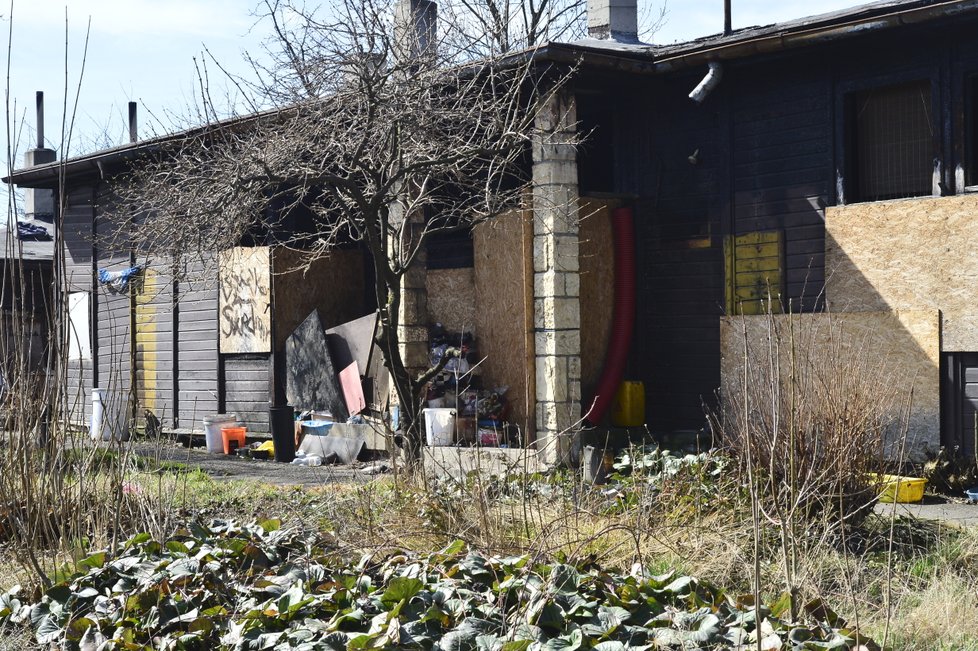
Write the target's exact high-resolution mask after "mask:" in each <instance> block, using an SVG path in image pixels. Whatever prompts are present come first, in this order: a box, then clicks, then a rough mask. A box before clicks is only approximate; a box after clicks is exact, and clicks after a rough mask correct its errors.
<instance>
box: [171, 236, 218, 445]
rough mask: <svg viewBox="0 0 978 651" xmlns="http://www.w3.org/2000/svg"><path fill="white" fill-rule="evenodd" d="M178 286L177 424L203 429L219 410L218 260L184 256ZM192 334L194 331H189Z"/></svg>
mask: <svg viewBox="0 0 978 651" xmlns="http://www.w3.org/2000/svg"><path fill="white" fill-rule="evenodd" d="M181 268H182V271H183V277H182V278H181V279H180V282H179V286H178V289H177V297H178V300H177V310H178V323H179V326H178V327H179V332H178V336H177V354H176V359H177V365H178V374H177V385H178V389H179V391H178V408H177V414H178V416H179V421H178V422H179V426H180V427H181V428H194V429H197V430H202V429H203V423H202V419H203V417H204V416H208V415H212V414H216V413H218V407H219V401H218V363H217V359H218V355H217V259H216V257H215V256H213V255H206V256H204V257H203V259H200V256H193V257H189V256H188V257H187V258H185V259H184V260H183V261H182V263H181ZM191 333H194V334H191Z"/></svg>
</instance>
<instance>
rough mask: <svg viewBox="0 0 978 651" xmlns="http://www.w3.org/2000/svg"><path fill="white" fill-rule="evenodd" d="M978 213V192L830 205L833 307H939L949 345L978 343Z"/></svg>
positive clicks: (977, 346) (828, 266)
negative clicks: (977, 284) (976, 316)
mask: <svg viewBox="0 0 978 651" xmlns="http://www.w3.org/2000/svg"><path fill="white" fill-rule="evenodd" d="M976 216H978V196H976V195H960V196H955V197H942V198H927V199H912V200H903V201H888V202H879V203H865V204H856V205H850V206H839V207H834V208H828V209H827V210H826V215H825V219H826V238H825V274H826V298H827V299H828V305H829V308H830V310H832V311H835V312H841V311H845V312H850V311H851V312H856V311H874V310H920V309H939V310H941V311H943V312H945V313H946V318H945V319H944V324H943V326H944V333H943V336H944V340H945V346H944V350H948V351H954V350H960V351H969V350H970V351H973V350H978V320H975V319H973V318H970V315H972V314H974V313H975V312H978V309H976V308H975V291H974V285H975V281H976V279H978V229H976V228H975V217H976Z"/></svg>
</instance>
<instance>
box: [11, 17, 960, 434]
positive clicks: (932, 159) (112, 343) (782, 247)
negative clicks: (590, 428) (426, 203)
mask: <svg viewBox="0 0 978 651" xmlns="http://www.w3.org/2000/svg"><path fill="white" fill-rule="evenodd" d="M405 1H407V0H405ZM619 4H623V8H622V7H619V6H618V5H619ZM591 5H592V6H591V7H589V11H590V12H591V16H590V20H589V24H590V26H591V30H592V34H591V37H590V38H587V39H584V40H581V41H577V42H573V43H548V44H545V45H542V46H539V47H537V48H535V49H533V50H532V51H531V52H530V54H531V55H532V56H533V57H535V58H536V59H537V60H538V61H539V62H540V63H541V64H546V65H558V66H567V68H568V69H573V70H574V71H575V72H574V76H573V80H572V82H571V84H570V86H569V87H568V88H566V89H565V90H564V91H563V92H562V93H561V95H560V97H559V98H557V99H556V100H555V101H558V102H560V103H561V106H560V108H559V110H558V109H555V112H554V115H556V116H558V119H557V120H556V122H560V123H561V126H560V128H561V129H563V130H564V131H566V132H567V133H568V134H569V135H571V136H573V135H576V136H580V137H581V139H582V144H581V145H580V146H575V145H573V144H572V140H574V138H573V137H568V139H567V143H566V146H563V147H560V146H557V147H554V148H551V149H549V150H548V152H543V153H540V152H535V155H534V159H533V161H532V166H533V178H534V188H533V189H534V196H535V197H537V196H542V195H545V194H546V193H547V192H551V193H561V194H560V196H564V197H571V198H573V202H572V203H573V206H572V207H569V206H568V204H567V203H566V202H565V203H564V204H563V206H562V207H559V206H558V207H556V208H555V207H554V205H555V204H554V202H552V201H550V202H547V201H543V200H541V201H539V202H536V200H535V203H534V205H533V206H532V209H531V210H530V211H529V214H528V215H527V216H525V217H526V219H524V220H521V221H520V223H519V224H517V225H516V226H515V227H514V228H512V229H510V230H508V231H507V233H508V234H507V235H505V236H504V235H499V237H504V238H510V239H506V240H505V241H506V242H507V243H508V244H507V246H506V247H505V255H510V254H512V253H513V251H517V252H518V251H520V250H521V251H522V253H518V254H516V257H517V258H518V259H514V260H510V261H508V262H507V265H506V268H508V269H515V270H518V272H519V273H518V274H516V275H514V276H513V278H512V282H511V283H508V284H507V283H503V282H501V281H499V282H497V283H496V285H495V286H493V287H490V286H488V285H487V288H484V289H483V290H479V289H478V287H476V288H475V289H474V290H472V292H471V293H472V296H478V297H479V298H478V300H474V301H473V302H472V303H471V304H470V305H468V306H462V307H460V306H459V305H454V306H452V307H451V310H452V311H453V313H454V314H459V313H463V312H465V313H472V314H476V315H478V314H481V313H484V312H485V310H487V309H489V308H488V307H487V305H489V301H488V300H487V299H490V298H491V292H492V291H495V292H497V294H498V296H499V297H502V296H503V294H505V295H506V296H510V297H515V298H514V300H513V301H512V305H513V306H514V309H516V310H517V314H516V315H515V316H517V317H518V318H513V317H514V314H513V313H509V314H508V316H507V319H506V320H507V321H508V322H509V323H511V324H515V325H514V326H513V328H515V329H513V328H510V329H509V330H506V329H505V328H502V329H500V328H496V327H495V326H494V325H493V324H491V323H490V324H487V325H485V326H484V327H483V331H486V332H495V331H499V332H503V331H505V332H504V335H505V337H509V338H510V339H509V340H508V341H510V343H511V344H512V346H511V347H510V349H509V350H507V351H504V350H503V349H502V348H501V346H502V343H503V342H504V341H506V340H503V339H500V343H499V345H500V349H499V352H498V353H497V357H502V356H504V355H507V354H508V355H509V356H510V357H518V358H519V364H518V365H517V366H518V368H519V373H516V375H520V376H522V380H520V379H519V378H516V379H514V380H513V381H514V382H522V384H520V385H519V393H520V396H521V398H520V399H521V400H523V405H522V410H523V411H522V413H524V414H525V416H526V419H527V421H528V422H527V425H528V429H535V430H536V432H537V435H538V439H540V440H544V439H546V437H548V436H556V434H557V433H558V432H559V431H561V430H562V429H564V428H565V426H568V425H570V424H572V423H573V422H575V421H576V420H577V419H578V418H579V417H580V415H581V405H582V403H586V402H587V401H588V400H589V397H590V396H591V395H592V394H593V392H594V389H595V386H594V385H595V383H596V380H597V371H599V370H600V366H601V363H602V360H603V357H604V351H605V350H606V347H607V339H608V337H609V336H612V335H609V327H608V321H609V320H610V316H609V314H608V313H609V312H610V311H611V309H612V305H611V303H610V300H609V298H608V297H609V296H610V295H611V294H613V290H612V287H611V284H610V281H609V280H608V278H607V274H606V273H605V271H606V267H602V265H606V264H607V261H608V260H609V259H610V258H612V257H613V245H612V237H611V235H610V228H608V227H606V225H605V224H604V223H603V222H602V223H599V222H601V220H607V219H608V210H607V209H606V208H607V206H623V205H624V206H630V207H631V209H632V215H633V220H634V240H633V242H632V243H631V245H632V246H633V247H634V252H635V257H636V261H637V262H636V268H635V287H636V300H635V326H634V331H633V334H632V337H631V341H630V342H629V343H630V347H629V352H628V361H627V367H626V370H625V377H627V378H628V379H632V380H641V381H642V382H643V383H644V386H645V390H646V405H647V421H648V424H649V427H650V428H651V429H652V430H653V431H662V432H668V431H675V430H686V429H697V428H700V427H701V426H702V425H703V423H704V404H706V405H710V404H712V403H713V401H714V400H715V399H716V395H717V391H718V389H719V388H720V386H721V380H722V374H723V367H724V364H726V362H725V361H724V351H725V350H729V348H730V347H731V346H732V345H733V343H732V340H731V339H730V337H729V334H730V333H729V329H730V328H729V321H728V319H729V318H730V317H731V316H734V315H752V314H760V313H763V312H765V311H769V310H772V309H774V311H779V312H780V311H783V312H785V313H788V312H790V313H791V314H793V315H800V316H801V317H804V318H809V319H810V320H817V319H820V318H822V317H823V316H824V315H826V314H828V313H833V314H836V315H840V316H839V318H840V319H851V320H852V321H853V322H854V323H855V322H857V321H858V322H859V323H862V324H863V325H864V326H865V328H866V329H867V330H868V331H872V332H876V333H878V334H880V336H882V337H883V339H885V340H886V343H885V345H884V352H886V351H889V352H886V354H889V353H893V354H894V355H896V356H895V357H894V359H895V360H896V362H895V363H897V364H903V365H904V366H902V367H900V366H898V367H897V368H903V370H904V371H905V374H904V375H905V378H906V382H907V383H908V386H911V385H912V386H913V387H914V389H915V392H916V396H917V402H916V404H915V407H914V409H915V412H914V420H913V427H914V428H915V430H916V432H917V434H919V436H918V438H917V439H916V440H917V442H918V443H917V445H918V447H919V448H920V449H921V450H924V449H926V448H934V447H936V446H937V445H938V444H940V443H944V444H963V445H965V446H966V447H967V446H969V445H972V444H971V443H968V442H969V441H973V440H974V436H972V434H974V432H972V430H971V429H969V427H971V426H969V425H968V423H973V422H974V421H975V413H976V404H978V398H976V397H975V396H978V390H976V387H978V308H976V307H975V306H974V301H973V300H972V296H973V295H974V293H975V289H974V287H973V283H974V278H975V277H976V275H978V253H976V251H978V229H975V227H974V224H973V220H974V218H975V217H976V216H978V194H971V193H972V192H973V191H976V190H978V1H976V0H953V1H938V0H887V1H884V2H876V3H871V4H868V5H864V6H860V7H857V8H854V9H850V10H846V11H842V12H837V13H833V14H827V15H822V16H815V17H810V18H805V19H801V20H797V21H792V22H787V23H783V24H778V25H770V26H763V27H752V28H746V29H738V30H735V31H731V32H730V33H727V34H719V35H716V36H712V37H707V38H703V39H699V40H696V41H692V42H688V43H680V44H674V45H654V44H653V45H648V44H642V43H640V42H639V41H638V39H637V34H636V20H635V15H634V11H635V10H636V6H635V3H631V4H629V3H628V2H625V3H616V4H615V7H614V11H612V10H611V9H610V8H609V7H608V6H606V5H608V3H607V2H605V3H601V2H594V3H591ZM158 144H159V141H144V142H138V143H133V144H131V145H127V146H125V147H121V148H117V149H114V150H108V151H103V152H97V153H95V154H91V155H88V156H82V157H78V158H74V159H71V160H68V161H65V162H64V163H63V164H62V165H58V164H53V163H52V164H46V165H38V166H34V167H29V168H25V169H22V170H18V171H17V172H15V173H14V174H13V175H12V176H11V181H12V182H14V183H16V184H18V185H19V186H23V187H44V188H52V189H55V190H57V191H59V192H61V193H63V196H64V197H65V202H64V205H63V210H62V212H61V214H60V215H59V220H60V222H59V223H61V225H62V229H61V231H60V233H61V239H60V241H59V242H60V245H61V246H63V249H64V251H65V254H66V267H65V269H66V272H65V273H66V274H67V277H66V278H65V279H64V281H65V287H67V291H68V297H67V299H66V303H65V305H67V306H69V307H70V306H74V307H75V308H77V311H78V312H77V313H78V315H79V317H78V318H82V317H81V316H80V315H82V314H86V315H87V317H88V323H89V324H90V332H91V346H90V355H89V356H88V357H86V358H82V359H76V360H73V362H72V363H73V366H72V368H73V372H72V378H73V381H74V382H76V383H77V393H78V395H80V396H84V395H85V394H86V392H88V391H90V389H91V388H92V387H93V386H99V385H102V384H105V383H106V382H108V381H109V379H110V378H118V380H119V382H121V385H122V386H125V387H134V388H135V390H136V392H137V394H138V396H139V401H140V403H142V404H143V405H145V406H146V408H152V409H155V410H156V411H158V412H161V416H162V417H163V418H164V420H167V419H169V422H170V423H171V424H172V425H175V426H176V425H179V426H183V427H189V426H192V425H191V423H192V422H194V421H195V420H199V417H200V415H201V414H205V413H211V412H217V411H235V410H237V411H241V412H243V413H247V414H252V415H251V416H249V418H250V419H251V421H250V422H251V424H253V425H254V426H255V427H259V428H260V427H261V426H262V416H261V413H262V412H263V411H265V407H266V406H267V400H268V386H269V379H270V378H269V372H270V364H269V352H270V349H269V348H268V347H259V348H257V349H250V348H247V347H245V348H240V347H239V348H233V347H232V348H227V347H222V346H223V344H222V339H221V337H222V335H221V332H220V317H219V300H220V299H219V292H220V291H221V289H220V285H221V283H220V279H219V278H218V276H219V275H220V274H219V273H218V272H216V271H214V270H215V269H217V266H215V265H216V262H215V261H216V257H217V255H218V254H215V257H214V259H211V260H209V261H208V260H193V261H191V260H169V261H167V262H166V263H165V264H160V263H158V261H157V262H156V263H154V262H150V264H149V267H148V268H149V269H154V268H155V269H157V273H155V274H150V275H149V276H147V277H146V278H145V279H144V285H145V286H146V287H150V288H151V290H145V288H144V289H143V290H140V293H139V294H138V295H137V296H136V297H135V298H131V297H129V296H127V295H124V294H119V295H114V294H111V293H108V292H107V291H106V290H104V289H103V288H102V287H101V286H99V285H98V284H97V282H96V281H95V279H96V277H97V273H96V272H97V270H98V269H100V268H106V269H116V268H122V267H128V266H131V265H132V264H135V263H138V262H141V261H142V260H141V259H139V256H137V255H136V254H135V253H132V252H126V251H110V250H106V249H102V248H99V246H98V244H93V242H96V243H97V242H98V241H99V240H98V238H97V237H95V238H93V235H95V236H97V235H98V234H99V233H100V232H104V231H105V230H106V229H112V228H115V226H113V225H112V224H108V223H105V222H103V221H102V220H101V218H100V207H101V206H102V205H103V202H105V201H107V200H108V196H109V192H108V189H107V188H106V186H105V181H104V179H105V178H106V174H107V171H110V170H111V169H112V168H113V166H116V168H121V166H123V165H125V164H126V163H127V162H128V161H130V160H132V159H133V157H134V156H135V155H136V154H137V153H139V152H140V151H145V150H147V149H148V148H152V147H155V146H157V145H158ZM547 156H549V157H547ZM555 170H557V171H559V173H552V172H554V171H555ZM61 171H63V174H61V173H60V172H61ZM554 196H556V194H555V195H554ZM544 198H545V197H544ZM597 204H600V206H602V208H601V210H588V209H587V208H586V206H589V205H597ZM547 206H549V207H547ZM578 206H580V208H578ZM555 210H557V211H560V210H563V211H564V213H566V214H563V215H557V217H559V218H561V219H564V218H567V217H572V218H574V219H572V220H570V221H572V222H573V223H572V224H571V225H570V226H568V227H567V228H566V230H563V231H559V232H555V229H553V228H550V227H549V226H548V222H547V220H548V219H550V218H553V217H554V215H552V214H550V213H552V212H553V211H555ZM548 211H550V212H549V213H548ZM577 218H581V219H579V220H577ZM589 220H590V221H589ZM565 221H568V220H566V219H565ZM480 237H481V238H482V239H483V240H484V241H485V245H484V246H483V248H482V249H481V253H480V249H479V246H480V245H479V240H480ZM492 237H493V235H492V234H491V233H489V234H487V235H484V236H480V235H478V234H477V235H476V237H475V247H476V250H475V254H474V255H472V254H463V255H457V256H453V257H452V259H453V260H456V262H452V263H438V264H436V265H432V269H431V270H430V271H429V274H428V281H427V282H428V286H429V289H430V287H431V285H432V283H433V282H440V281H441V280H444V279H445V276H444V273H446V272H451V273H456V274H460V277H462V276H465V274H467V273H468V274H470V275H472V274H473V273H474V277H475V278H476V279H477V278H478V274H479V272H478V269H479V265H480V264H487V265H488V264H492V259H493V256H494V255H496V256H499V255H503V253H501V252H496V253H493V247H492ZM451 246H463V247H465V246H472V244H471V242H470V243H468V244H466V243H465V242H461V243H458V242H456V243H454V244H452V245H451ZM548 251H558V252H561V251H562V252H564V253H565V254H566V257H569V258H572V263H565V262H561V261H560V260H558V261H557V262H555V261H554V259H553V256H550V257H548V254H547V252H548ZM346 255H348V256H350V259H348V260H344V261H342V262H340V261H338V262H337V263H336V266H335V267H334V268H333V270H332V271H329V270H325V269H324V270H321V271H322V273H323V274H326V273H339V272H340V271H342V272H343V273H349V274H350V283H348V284H350V286H352V287H354V288H355V287H357V286H358V285H357V283H361V284H362V278H363V276H362V273H361V272H362V266H363V265H362V261H361V262H358V261H356V260H354V259H353V258H356V257H357V256H358V255H360V254H359V253H358V252H357V251H350V252H348V253H347V254H346ZM172 264H179V265H197V266H196V267H194V268H195V269H196V270H197V271H198V272H199V273H197V274H189V275H188V274H185V273H184V274H180V275H179V276H180V278H181V279H180V280H176V281H174V280H171V276H170V275H168V274H167V273H166V272H165V269H166V265H172ZM208 265H210V266H208ZM439 265H440V267H441V268H437V269H436V268H435V267H436V266H439ZM473 267H474V268H475V272H471V269H472V268H473ZM466 269H468V270H470V271H466ZM209 270H210V271H209ZM351 270H352V271H351ZM188 277H195V278H196V280H186V278H188ZM554 278H559V279H560V288H559V290H554V283H553V282H552V281H553V279H554ZM358 279H359V280H358ZM433 279H434V280H433ZM497 281H498V279H497ZM452 282H454V281H452ZM452 282H449V283H448V284H449V285H451V284H452ZM473 282H476V281H473ZM456 284H457V283H456ZM283 291H285V290H283ZM439 291H441V290H439ZM480 292H482V293H481V294H480ZM486 292H490V294H486ZM300 294H302V295H300V296H294V297H291V298H286V297H283V298H281V300H278V299H277V300H276V301H275V303H276V304H277V305H281V306H283V307H282V309H283V310H286V311H283V312H282V313H281V314H275V315H273V318H274V319H276V320H277V322H279V326H278V327H277V328H276V331H277V332H279V333H283V332H284V333H286V334H287V332H288V331H290V330H291V327H294V325H296V324H297V323H298V322H299V320H301V318H302V317H303V316H304V315H305V314H306V313H308V309H309V308H310V306H311V305H312V303H315V302H316V301H319V302H321V303H323V304H324V305H325V306H326V307H324V308H323V309H324V310H327V311H330V310H331V311H332V312H331V313H333V314H335V315H336V320H337V322H339V321H342V320H344V319H347V318H353V317H355V316H359V314H362V313H364V311H365V310H367V309H369V307H370V306H369V305H365V304H363V302H362V296H360V297H357V296H356V295H355V292H351V293H350V294H336V293H334V292H331V291H329V290H327V289H325V288H324V289H323V291H321V292H310V293H304V294H303V293H300ZM309 296H312V297H314V298H309ZM499 300H502V299H501V298H500V299H499ZM309 301H312V303H310V302H309ZM504 302H505V301H504ZM428 303H429V306H430V307H431V311H430V314H429V316H430V317H431V319H430V320H436V319H437V318H440V317H439V315H438V314H437V311H438V310H439V309H442V307H440V306H439V305H440V303H439V301H437V300H431V297H429V302H428ZM327 304H328V305H327ZM508 304H509V303H507V305H508ZM772 306H774V307H773V308H772ZM276 309H278V308H276ZM445 309H447V308H445ZM344 311H345V313H344ZM444 318H445V319H447V318H450V316H446V317H444ZM478 319H479V317H478V316H473V317H472V320H476V321H477V320H478ZM289 323H291V324H292V325H291V326H289ZM725 324H726V325H725ZM477 336H479V333H478V332H477ZM499 336H500V337H502V336H503V334H500V335H499ZM278 337H279V335H276V339H277V338H278ZM514 338H515V339H516V340H518V341H514ZM269 341H270V340H269ZM270 345H271V344H270ZM275 345H278V342H276V343H275ZM897 353H899V354H897ZM491 354H492V353H491V351H490V355H491ZM528 367H533V368H528ZM582 367H583V368H582ZM596 370H597V371H596ZM499 373H500V374H501V375H506V373H507V372H504V371H502V370H500V371H499ZM508 373H509V374H508V375H507V378H509V377H512V375H513V372H512V371H509V372H508Z"/></svg>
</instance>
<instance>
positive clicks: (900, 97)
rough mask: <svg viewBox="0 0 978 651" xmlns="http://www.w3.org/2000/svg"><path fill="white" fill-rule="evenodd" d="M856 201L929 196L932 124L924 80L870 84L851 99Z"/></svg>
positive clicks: (932, 155)
mask: <svg viewBox="0 0 978 651" xmlns="http://www.w3.org/2000/svg"><path fill="white" fill-rule="evenodd" d="M854 100H855V101H854V106H853V109H854V116H853V128H854V145H855V161H854V165H853V167H852V171H853V172H854V173H855V176H856V188H857V192H856V195H857V199H858V200H859V201H881V200H884V199H900V198H904V197H919V196H923V195H929V194H931V192H932V188H933V171H934V128H933V122H932V120H931V97H930V82H928V81H920V82H914V83H912V84H905V85H900V86H888V87H885V88H876V89H873V90H870V91H866V92H863V93H859V94H857V95H856V96H855V98H854Z"/></svg>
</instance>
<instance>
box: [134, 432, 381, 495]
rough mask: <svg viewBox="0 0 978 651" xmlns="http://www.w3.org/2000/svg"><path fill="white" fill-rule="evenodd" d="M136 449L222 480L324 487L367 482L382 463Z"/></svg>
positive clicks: (151, 445)
mask: <svg viewBox="0 0 978 651" xmlns="http://www.w3.org/2000/svg"><path fill="white" fill-rule="evenodd" d="M132 451H133V452H135V453H136V454H138V455H139V456H141V457H145V458H148V459H157V460H159V461H170V462H175V463H184V464H187V465H189V466H193V467H196V468H200V469H201V470H202V471H204V472H206V473H207V474H208V475H210V476H211V477H214V478H215V479H218V480H235V479H237V480H250V481H259V482H264V483H266V484H275V485H278V486H321V485H323V484H330V483H353V482H359V483H363V482H367V481H370V480H371V479H373V478H375V477H377V476H378V473H377V472H374V471H372V469H376V468H377V467H378V463H371V464H357V465H356V466H343V465H328V466H295V465H292V464H289V463H277V462H275V461H258V460H254V459H242V458H240V457H234V456H227V455H224V454H210V453H208V452H207V451H206V450H205V449H204V448H186V447H183V446H182V445H178V444H173V443H167V444H159V445H157V444H154V443H141V442H135V443H133V444H132Z"/></svg>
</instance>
